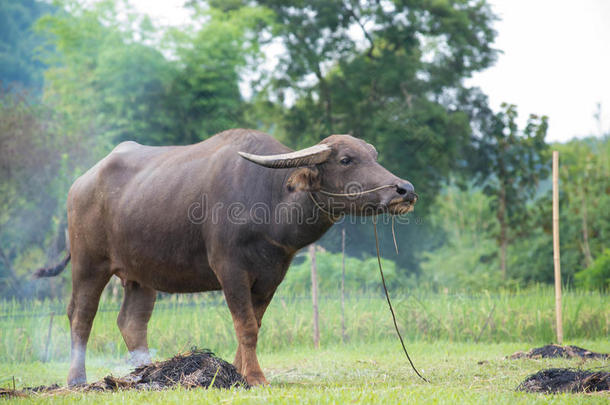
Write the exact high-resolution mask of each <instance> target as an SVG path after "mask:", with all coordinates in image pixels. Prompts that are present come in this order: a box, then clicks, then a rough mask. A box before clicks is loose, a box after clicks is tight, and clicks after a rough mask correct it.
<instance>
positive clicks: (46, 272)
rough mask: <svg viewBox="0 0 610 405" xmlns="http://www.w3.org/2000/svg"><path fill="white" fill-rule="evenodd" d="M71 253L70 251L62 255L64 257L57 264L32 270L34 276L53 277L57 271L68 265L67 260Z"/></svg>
mask: <svg viewBox="0 0 610 405" xmlns="http://www.w3.org/2000/svg"><path fill="white" fill-rule="evenodd" d="M70 258H71V255H70V252H68V255H67V256H66V257H64V259H63V260H62V261H61V263H59V264H58V265H57V266H54V267H43V268H42V269H38V270H36V271H35V272H34V276H33V277H34V278H41V277H55V276H56V275H58V274H59V273H61V272H62V271H63V270H64V269H65V268H66V266H67V265H68V262H69V261H70Z"/></svg>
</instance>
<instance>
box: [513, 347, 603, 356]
mask: <svg viewBox="0 0 610 405" xmlns="http://www.w3.org/2000/svg"><path fill="white" fill-rule="evenodd" d="M554 357H564V358H581V359H608V358H610V354H606V353H595V352H592V351H590V350H587V349H583V348H582V347H578V346H559V345H546V346H542V347H536V348H534V349H532V350H530V351H529V352H516V353H513V354H512V355H510V356H509V358H511V359H523V358H526V359H547V358H554Z"/></svg>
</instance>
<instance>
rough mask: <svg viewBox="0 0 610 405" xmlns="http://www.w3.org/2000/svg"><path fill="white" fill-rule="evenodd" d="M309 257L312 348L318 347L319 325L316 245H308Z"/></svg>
mask: <svg viewBox="0 0 610 405" xmlns="http://www.w3.org/2000/svg"><path fill="white" fill-rule="evenodd" d="M309 255H310V257H311V300H312V302H313V346H314V347H315V348H316V349H318V348H319V347H320V325H319V315H318V267H317V264H316V245H315V244H313V243H312V244H311V245H309Z"/></svg>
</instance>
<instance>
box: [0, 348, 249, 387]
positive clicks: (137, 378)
mask: <svg viewBox="0 0 610 405" xmlns="http://www.w3.org/2000/svg"><path fill="white" fill-rule="evenodd" d="M176 385H180V386H182V387H185V388H195V387H203V388H210V387H214V388H225V389H228V388H232V387H244V388H249V387H250V386H249V385H248V383H247V382H246V380H245V379H244V377H243V376H242V375H241V374H239V373H238V372H237V369H236V368H235V367H234V366H233V365H232V364H229V363H227V362H226V361H224V360H222V359H221V358H218V357H216V356H215V355H214V353H212V352H211V351H209V350H198V349H192V350H191V351H190V352H187V353H183V354H178V355H176V356H174V357H172V358H171V359H169V360H166V361H160V362H156V363H151V364H147V365H145V366H141V367H138V368H136V369H135V370H134V371H132V372H131V373H129V374H127V375H126V376H123V377H114V376H112V375H109V376H106V377H104V378H103V379H101V380H100V381H96V382H94V383H91V384H83V385H80V386H77V387H70V388H64V387H59V386H58V385H56V384H54V385H51V386H40V387H29V388H24V389H23V390H10V389H0V397H3V396H24V395H27V394H32V393H47V394H49V393H51V394H53V393H61V392H70V391H116V390H125V389H136V390H162V389H165V388H170V387H173V386H176Z"/></svg>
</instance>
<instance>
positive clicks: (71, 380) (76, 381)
mask: <svg viewBox="0 0 610 405" xmlns="http://www.w3.org/2000/svg"><path fill="white" fill-rule="evenodd" d="M86 383H87V377H86V376H84V375H78V376H75V377H68V387H75V386H77V385H83V384H86Z"/></svg>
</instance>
